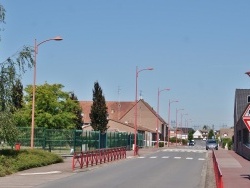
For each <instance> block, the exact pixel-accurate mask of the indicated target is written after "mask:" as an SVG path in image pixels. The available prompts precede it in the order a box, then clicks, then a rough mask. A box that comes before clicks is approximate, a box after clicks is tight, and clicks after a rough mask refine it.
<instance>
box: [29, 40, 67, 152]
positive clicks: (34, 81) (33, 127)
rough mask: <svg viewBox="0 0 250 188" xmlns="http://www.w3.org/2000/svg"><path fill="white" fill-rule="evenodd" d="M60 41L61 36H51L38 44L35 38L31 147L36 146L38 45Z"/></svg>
mask: <svg viewBox="0 0 250 188" xmlns="http://www.w3.org/2000/svg"><path fill="white" fill-rule="evenodd" d="M51 40H55V41H60V40H63V39H62V38H61V37H60V36H57V37H54V38H50V39H47V40H44V41H42V42H40V43H38V44H37V42H36V39H35V46H34V53H35V54H34V76H33V88H32V113H31V136H30V147H31V149H33V148H34V129H35V94H36V58H37V53H38V46H39V45H41V44H43V43H45V42H48V41H51Z"/></svg>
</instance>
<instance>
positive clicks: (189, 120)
mask: <svg viewBox="0 0 250 188" xmlns="http://www.w3.org/2000/svg"><path fill="white" fill-rule="evenodd" d="M188 122H192V119H186V121H185V126H186V133H187V139H188V133H189V131H188V126H189V124H188Z"/></svg>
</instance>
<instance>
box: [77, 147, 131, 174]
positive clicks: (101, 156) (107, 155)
mask: <svg viewBox="0 0 250 188" xmlns="http://www.w3.org/2000/svg"><path fill="white" fill-rule="evenodd" d="M122 158H126V147H118V148H108V149H98V150H93V151H85V152H75V153H74V155H73V161H72V170H75V168H77V167H78V168H83V167H84V166H85V167H87V168H88V167H89V165H91V166H93V165H97V164H102V163H106V162H110V161H114V160H118V159H122ZM77 165H79V166H77Z"/></svg>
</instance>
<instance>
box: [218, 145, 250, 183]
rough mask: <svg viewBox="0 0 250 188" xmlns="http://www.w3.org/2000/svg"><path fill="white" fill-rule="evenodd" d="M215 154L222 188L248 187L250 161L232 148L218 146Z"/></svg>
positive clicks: (249, 181)
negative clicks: (220, 173) (220, 174)
mask: <svg viewBox="0 0 250 188" xmlns="http://www.w3.org/2000/svg"><path fill="white" fill-rule="evenodd" d="M215 156H216V159H217V162H218V164H219V167H220V170H221V172H222V180H223V185H224V188H236V187H240V188H249V187H250V161H248V160H246V159H245V158H243V157H241V156H240V155H238V154H237V153H235V152H234V151H232V150H225V149H222V148H219V150H215Z"/></svg>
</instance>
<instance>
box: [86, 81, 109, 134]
mask: <svg viewBox="0 0 250 188" xmlns="http://www.w3.org/2000/svg"><path fill="white" fill-rule="evenodd" d="M107 109H108V108H107V106H106V101H105V97H104V96H103V94H102V89H101V87H100V86H99V83H98V82H95V83H94V89H93V104H92V106H91V112H90V114H89V117H90V120H91V126H92V128H93V129H94V130H95V131H100V132H101V133H104V132H106V131H107V129H108V127H107V125H108V112H107Z"/></svg>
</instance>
